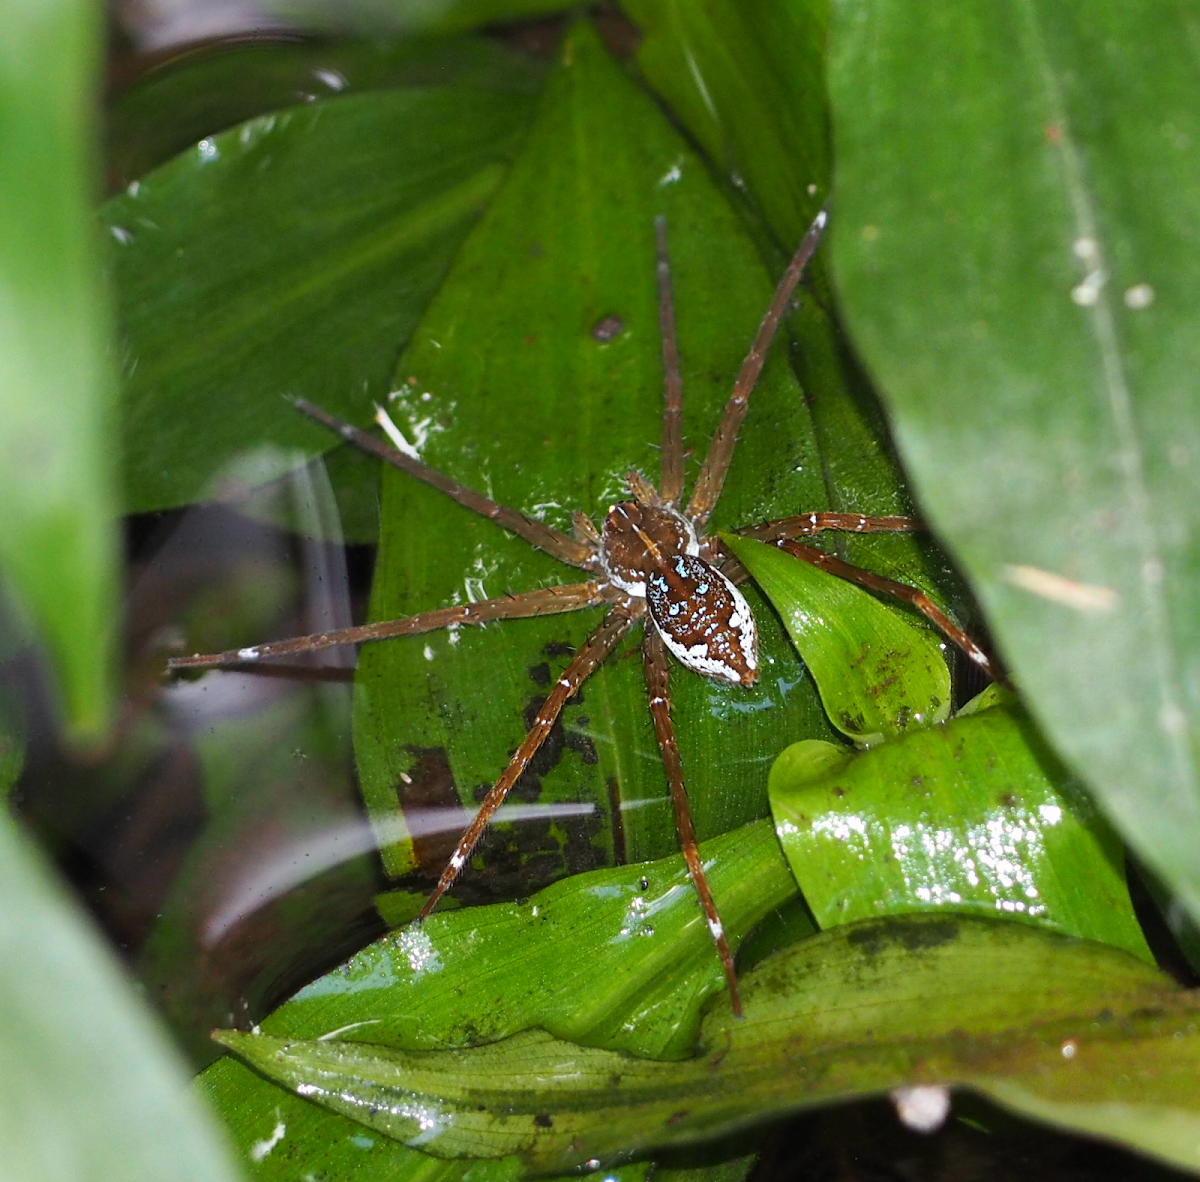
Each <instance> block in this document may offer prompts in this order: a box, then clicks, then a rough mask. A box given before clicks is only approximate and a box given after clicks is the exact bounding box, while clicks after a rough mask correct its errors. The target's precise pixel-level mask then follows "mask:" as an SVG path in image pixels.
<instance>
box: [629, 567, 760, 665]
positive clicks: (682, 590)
mask: <svg viewBox="0 0 1200 1182" xmlns="http://www.w3.org/2000/svg"><path fill="white" fill-rule="evenodd" d="M646 606H647V607H648V608H649V609H650V618H651V619H652V620H653V621H654V624H655V626H656V627H657V628H658V631H659V634H660V635H661V636H662V638H663V640H664V641H665V642H666V645H667V648H669V649H670V650H671V652H672V653H674V654H675V656H676V657H677V658H678V659H679V661H680V662H681V663H682V664H684V665H686V666H687V667H688V668H689V669H692V670H694V671H695V672H697V673H703V674H704V675H705V676H706V677H720V678H723V679H724V680H726V681H734V682H738V683H740V684H741V685H746V686H749V685H753V684H754V683H755V682H756V681H757V680H758V632H757V629H756V628H755V626H754V616H753V615H752V614H751V612H750V605H749V604H748V603H747V602H746V600H745V597H744V596H743V595H742V593H741V592H740V591H739V590H738V589H737V588H736V587H735V586H734V585H733V583H731V582H730V581H729V579H728V578H726V577H725V575H723V574H722V573H721V572H720V571H719V570H717V569H716V567H713V566H710V565H709V564H708V563H707V562H705V561H704V559H702V558H697V557H695V556H694V555H691V554H677V555H675V556H674V557H673V558H671V559H669V560H668V561H667V562H666V563H664V564H663V565H662V567H660V568H659V569H657V570H655V571H653V572H651V574H650V576H649V578H648V579H647V580H646Z"/></svg>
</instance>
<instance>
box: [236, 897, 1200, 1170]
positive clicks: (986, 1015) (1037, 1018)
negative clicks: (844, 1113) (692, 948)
mask: <svg viewBox="0 0 1200 1182" xmlns="http://www.w3.org/2000/svg"><path fill="white" fill-rule="evenodd" d="M745 987H746V988H745V997H744V1004H745V1011H746V1016H745V1018H744V1019H742V1020H737V1019H735V1018H733V1017H732V1015H731V1013H730V1011H729V1007H728V1003H727V1001H726V999H724V998H721V999H719V1000H718V1001H717V1003H716V1004H715V1006H714V1008H713V1010H712V1012H711V1013H710V1014H709V1016H708V1018H707V1019H706V1021H705V1024H704V1027H703V1029H702V1031H701V1035H700V1041H699V1045H698V1047H697V1051H696V1054H695V1055H694V1056H693V1057H692V1058H690V1059H687V1060H684V1061H683V1062H676V1063H663V1062H660V1061H655V1060H649V1059H638V1058H635V1057H634V1056H632V1055H628V1054H622V1053H620V1052H616V1051H610V1050H602V1049H598V1048H590V1047H582V1046H578V1045H576V1044H572V1043H566V1042H562V1041H560V1040H558V1039H555V1038H554V1037H553V1036H552V1035H550V1034H547V1033H545V1032H544V1031H539V1030H531V1031H527V1032H525V1033H523V1034H519V1035H515V1036H514V1037H512V1038H509V1039H506V1040H504V1041H502V1042H498V1043H491V1044H489V1045H487V1046H482V1047H475V1048H472V1049H467V1050H458V1051H440V1052H437V1051H435V1052H429V1051H425V1052H422V1051H415V1052H414V1051H401V1050H397V1049H394V1048H391V1047H384V1046H378V1045H372V1044H370V1043H347V1042H340V1043H339V1042H338V1041H337V1040H333V1039H330V1040H324V1041H319V1040H305V1039H299V1038H291V1037H278V1036H272V1035H267V1034H260V1035H254V1034H243V1033H238V1032H234V1031H226V1032H223V1033H222V1035H221V1041H222V1042H224V1043H225V1044H226V1045H227V1046H229V1047H231V1048H233V1049H235V1050H236V1051H237V1052H238V1054H239V1055H242V1056H243V1057H245V1058H246V1059H247V1060H248V1061H249V1062H251V1063H252V1064H253V1065H254V1067H255V1068H256V1069H257V1070H258V1071H261V1072H263V1073H264V1074H266V1075H268V1076H269V1077H271V1078H274V1079H276V1080H278V1081H279V1082H281V1083H283V1084H285V1085H286V1086H288V1087H291V1088H294V1089H297V1090H299V1091H300V1092H301V1093H302V1094H303V1095H305V1096H307V1097H308V1098H309V1099H310V1100H314V1101H316V1102H317V1103H320V1104H323V1105H325V1106H327V1107H329V1108H331V1109H332V1110H333V1111H335V1112H341V1113H344V1114H348V1115H353V1116H354V1118H355V1119H357V1120H359V1121H361V1122H362V1123H363V1124H364V1125H367V1126H369V1127H370V1128H372V1129H374V1130H376V1131H378V1132H380V1133H385V1134H387V1135H389V1136H392V1137H395V1138H397V1139H398V1140H402V1141H405V1142H406V1143H408V1144H409V1145H418V1146H420V1147H421V1149H422V1150H423V1151H424V1152H426V1153H430V1154H433V1155H436V1156H439V1157H457V1156H463V1155H466V1156H472V1157H505V1156H508V1155H511V1154H518V1155H520V1158H521V1160H522V1162H523V1163H524V1165H525V1167H526V1168H527V1169H528V1170H531V1171H548V1170H563V1169H565V1168H568V1167H570V1166H578V1165H581V1164H583V1163H584V1162H586V1161H588V1160H589V1159H598V1160H600V1161H603V1160H605V1159H608V1158H611V1157H613V1156H615V1155H617V1154H625V1153H636V1152H639V1151H643V1152H644V1151H646V1150H648V1149H651V1148H658V1147H661V1146H664V1145H672V1144H679V1143H686V1142H689V1141H692V1140H697V1139H704V1138H708V1137H712V1136H714V1135H716V1134H718V1133H720V1132H722V1131H725V1130H730V1129H734V1128H737V1127H740V1126H742V1125H744V1124H746V1123H748V1122H750V1121H754V1120H762V1119H765V1118H767V1117H770V1116H776V1115H779V1114H782V1113H785V1112H788V1111H794V1110H796V1109H800V1108H804V1107H808V1106H811V1105H815V1104H820V1103H829V1102H831V1101H834V1100H845V1099H849V1098H852V1097H855V1096H867V1095H878V1094H880V1093H883V1092H887V1091H889V1090H891V1089H894V1088H897V1087H902V1086H913V1085H921V1084H926V1085H950V1086H954V1085H960V1086H966V1087H969V1088H972V1089H974V1090H976V1091H979V1092H981V1093H983V1094H984V1095H986V1096H989V1097H991V1098H992V1099H995V1100H998V1101H999V1102H1000V1103H1002V1104H1004V1105H1006V1106H1007V1107H1009V1108H1012V1109H1014V1110H1016V1111H1018V1112H1020V1113H1023V1114H1025V1115H1028V1116H1032V1117H1034V1118H1037V1119H1041V1120H1045V1121H1048V1122H1050V1123H1053V1124H1057V1125H1060V1126H1063V1127H1066V1128H1073V1129H1077V1130H1080V1131H1083V1132H1087V1133H1092V1134H1096V1135H1099V1136H1102V1137H1105V1138H1107V1139H1109V1140H1113V1141H1117V1142H1121V1143H1124V1144H1127V1145H1130V1146H1133V1147H1135V1148H1138V1149H1141V1150H1144V1151H1146V1152H1148V1153H1151V1154H1154V1155H1155V1156H1157V1157H1159V1158H1161V1159H1163V1160H1165V1161H1168V1162H1171V1163H1173V1164H1177V1165H1181V1166H1186V1167H1190V1168H1192V1169H1195V1168H1200V1086H1198V1084H1197V1080H1196V1072H1195V1062H1196V1054H1197V1050H1198V1046H1197V1042H1198V1040H1200V1021H1198V1018H1200V1000H1198V999H1197V998H1196V997H1195V996H1193V995H1192V994H1190V993H1187V992H1184V991H1181V990H1179V989H1178V987H1177V986H1175V985H1174V984H1173V983H1172V982H1171V981H1170V980H1169V979H1168V978H1166V977H1165V976H1163V975H1162V974H1161V973H1159V972H1158V971H1157V970H1156V969H1153V968H1151V967H1150V966H1148V965H1145V964H1143V963H1142V962H1140V961H1138V960H1136V959H1135V958H1133V957H1131V956H1129V955H1128V954H1126V953H1124V952H1120V951H1117V950H1116V949H1112V948H1109V947H1107V946H1105V945H1102V944H1094V943H1091V942H1088V941H1084V940H1076V939H1072V938H1069V937H1064V936H1058V935H1054V934H1051V933H1048V932H1044V931H1039V930H1037V929H1034V928H1029V927H1026V926H1024V925H1022V924H1008V923H997V922H994V921H984V920H975V919H969V918H966V917H958V918H950V917H948V916H943V917H938V918H934V917H920V918H916V917H913V918H909V919H906V920H899V919H889V920H884V921H868V922H866V923H860V924H853V925H850V926H847V927H840V928H837V929H835V930H833V931H830V932H825V933H823V934H821V935H819V936H816V937H814V938H813V939H811V940H806V941H803V942H801V943H800V944H797V945H794V946H793V947H791V948H789V949H786V950H784V951H783V952H780V953H777V954H776V955H775V956H773V957H770V958H768V959H767V960H766V961H764V962H763V963H762V964H761V965H760V966H759V967H758V968H756V969H755V970H753V972H751V973H750V974H749V975H748V976H747V978H746V980H745Z"/></svg>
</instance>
